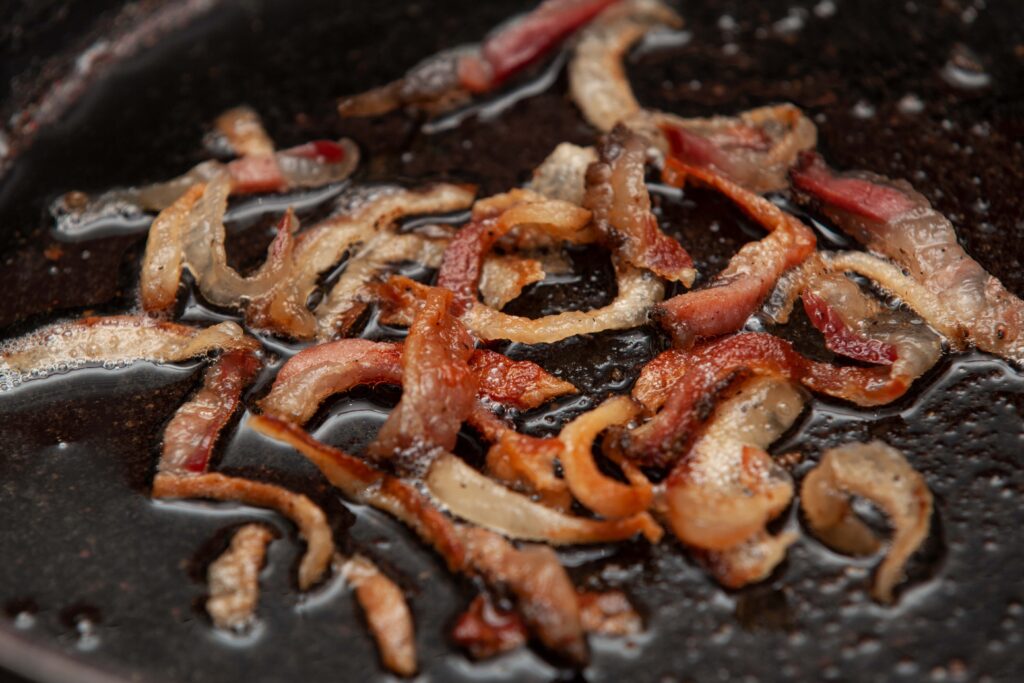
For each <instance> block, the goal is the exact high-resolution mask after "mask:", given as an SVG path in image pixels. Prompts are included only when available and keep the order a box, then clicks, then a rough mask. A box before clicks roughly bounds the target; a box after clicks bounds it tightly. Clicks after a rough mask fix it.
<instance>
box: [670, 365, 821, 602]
mask: <svg viewBox="0 0 1024 683" xmlns="http://www.w3.org/2000/svg"><path fill="white" fill-rule="evenodd" d="M803 407H804V399H803V396H801V394H800V392H799V390H797V389H796V388H795V387H793V386H792V384H791V383H790V382H789V381H788V380H778V379H773V378H765V377H762V378H755V379H752V380H750V381H749V382H747V383H745V384H744V385H743V386H742V387H741V388H740V390H739V391H738V393H737V395H736V396H734V397H732V398H731V399H729V400H728V401H726V402H724V403H722V404H721V405H720V406H718V408H717V409H716V410H715V412H714V415H713V416H712V417H711V419H710V420H709V421H708V423H707V425H706V427H705V429H704V431H703V433H702V434H701V436H700V438H699V439H698V440H697V441H696V443H694V445H693V448H692V449H690V451H689V452H687V453H686V454H685V457H683V458H682V459H681V460H680V461H679V463H678V464H677V465H676V466H675V468H674V469H673V470H672V473H671V474H670V475H669V477H668V479H667V480H666V483H665V493H664V499H665V516H666V518H667V519H668V521H669V523H670V524H671V527H672V531H673V532H674V533H675V534H676V536H677V537H678V538H679V539H680V540H681V541H682V542H683V543H685V544H686V545H688V546H690V547H692V548H696V549H699V550H700V551H703V552H702V553H700V554H699V557H700V558H701V559H702V560H703V561H704V564H705V566H707V567H708V569H709V570H710V571H711V573H712V575H714V576H715V578H716V579H718V580H719V581H720V582H721V583H722V584H723V585H726V586H729V587H731V588H738V587H739V586H742V585H744V584H746V583H750V582H754V581H758V580H761V579H763V578H764V577H765V576H767V575H768V574H769V573H770V572H771V570H772V569H773V568H774V567H775V565H776V564H777V563H778V562H779V561H781V559H782V557H784V555H785V552H784V548H785V546H786V545H788V544H789V543H791V542H792V540H793V539H794V536H793V535H791V534H784V535H782V536H780V537H778V538H773V537H772V536H770V535H769V534H768V533H767V531H766V529H765V527H766V525H767V524H768V522H769V521H771V520H772V519H773V518H775V517H776V516H778V514H779V513H780V512H782V511H783V510H784V509H785V508H786V507H787V506H788V505H789V502H790V500H791V499H792V497H793V482H792V480H791V479H790V476H789V474H788V473H787V472H786V471H785V470H784V469H782V468H781V467H779V466H778V465H777V464H775V462H774V461H773V460H772V458H771V457H770V456H769V455H768V454H767V453H766V452H765V451H764V449H766V448H767V447H768V446H769V445H770V444H771V443H772V442H773V441H775V440H776V439H777V438H778V437H779V436H781V435H782V433H783V432H784V431H785V430H786V429H788V428H789V427H790V425H792V424H793V422H794V421H795V420H796V418H797V417H798V416H799V415H800V413H801V411H802V410H803ZM780 544H781V547H780V548H778V546H779V545H780ZM772 547H777V548H778V549H779V550H781V551H782V552H764V551H765V550H768V549H770V548H772ZM758 549H759V550H760V552H758ZM758 557H759V558H760V561H759V562H754V561H753V560H754V559H756V558H758Z"/></svg>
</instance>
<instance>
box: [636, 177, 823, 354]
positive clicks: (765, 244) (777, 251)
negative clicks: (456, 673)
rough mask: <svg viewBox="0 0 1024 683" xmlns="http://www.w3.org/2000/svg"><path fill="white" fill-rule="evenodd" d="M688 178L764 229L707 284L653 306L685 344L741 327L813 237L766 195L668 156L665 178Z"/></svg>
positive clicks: (807, 248)
mask: <svg viewBox="0 0 1024 683" xmlns="http://www.w3.org/2000/svg"><path fill="white" fill-rule="evenodd" d="M688 178H693V179H695V180H697V181H698V182H699V183H701V184H703V185H707V186H709V187H712V188H714V189H716V190H718V191H719V192H721V193H723V194H724V195H725V196H727V197H729V198H730V199H732V200H733V201H734V202H736V204H737V206H739V207H740V208H741V209H742V210H743V211H744V213H746V214H747V215H748V216H750V217H751V218H752V219H754V220H755V221H757V222H758V223H759V224H760V225H761V226H763V227H764V228H765V229H766V230H767V231H768V235H767V236H766V237H764V238H763V239H761V240H760V241H757V242H751V243H749V244H745V245H744V246H743V247H742V248H741V249H740V250H739V251H738V252H736V254H735V255H734V256H733V257H732V258H731V259H730V260H729V265H728V266H726V268H725V269H724V270H723V271H722V272H721V273H719V274H718V275H717V276H715V278H714V279H713V280H712V281H711V282H710V283H709V284H708V285H707V287H704V288H703V289H698V290H695V291H692V292H685V293H683V294H680V295H678V296H675V297H672V298H671V299H669V300H668V301H665V302H663V303H661V304H659V305H658V306H657V307H656V308H655V315H656V316H657V317H658V318H659V321H660V322H661V324H662V325H663V326H664V327H665V328H666V329H668V330H669V331H670V332H671V333H672V336H673V337H674V339H675V342H676V345H677V346H681V347H684V348H686V347H689V346H690V345H692V344H693V343H694V341H696V340H697V339H700V338H705V337H716V336H719V335H723V334H729V333H730V332H735V331H736V330H738V329H740V328H741V327H742V326H743V324H744V323H745V322H746V320H747V318H749V317H750V316H751V315H752V314H753V313H754V312H755V311H756V310H757V309H758V308H759V307H760V306H761V303H762V302H763V301H764V300H765V298H766V297H767V296H768V294H769V293H771V291H772V288H773V287H775V283H776V281H777V280H778V279H779V277H780V276H781V275H782V274H783V273H784V272H785V271H786V270H787V269H789V268H792V267H794V266H796V265H799V264H800V263H801V262H802V261H803V260H804V259H806V258H807V257H808V256H810V255H811V254H812V253H813V252H814V247H815V243H816V242H815V239H814V233H813V232H811V230H810V229H808V228H807V227H806V226H805V225H804V224H803V223H801V222H800V221H799V220H797V219H796V218H794V217H793V216H791V215H789V214H787V213H785V212H783V211H782V210H781V209H779V208H778V207H777V206H775V205H774V204H772V203H771V202H769V201H768V200H766V199H763V198H761V197H759V196H757V195H755V194H753V193H751V192H748V191H747V190H744V189H743V188H742V187H740V186H739V185H736V184H735V183H732V182H730V181H729V180H727V179H725V178H724V177H723V176H721V175H718V174H717V173H714V172H713V171H709V170H706V169H702V168H698V167H695V166H686V165H684V164H681V163H679V162H677V161H676V160H675V159H669V160H668V162H667V164H666V167H665V179H666V181H667V182H669V183H670V184H673V185H676V186H679V187H681V186H682V185H683V184H684V183H685V182H686V180H687V179H688Z"/></svg>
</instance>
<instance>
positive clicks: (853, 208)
mask: <svg viewBox="0 0 1024 683" xmlns="http://www.w3.org/2000/svg"><path fill="white" fill-rule="evenodd" d="M792 175H793V183H794V185H795V187H796V188H797V189H798V190H799V191H800V193H802V196H803V197H804V198H805V199H806V198H808V197H809V198H810V200H811V201H813V202H815V203H816V204H818V205H819V206H820V207H821V208H822V209H823V211H824V212H825V214H826V215H827V216H828V217H829V218H831V219H832V220H833V221H835V222H836V223H837V224H838V225H839V226H840V227H841V228H842V229H843V230H844V231H846V232H848V233H849V234H850V235H852V236H853V237H854V238H855V239H857V240H858V241H860V242H861V243H863V244H864V245H865V246H867V247H868V249H870V250H871V251H874V252H877V253H879V254H882V255H884V256H888V257H889V258H892V259H893V260H894V261H896V262H897V263H898V264H900V265H901V266H902V267H904V268H906V269H907V270H908V271H909V273H910V277H911V278H913V279H914V280H916V281H917V282H918V283H919V284H920V285H922V286H923V287H925V288H926V289H927V290H928V291H930V292H931V293H932V294H934V295H935V297H937V298H938V300H939V302H940V303H941V304H942V306H943V307H944V308H945V309H946V311H948V314H949V316H950V317H952V318H953V319H954V320H955V321H956V322H957V323H958V324H959V325H960V326H961V327H962V328H963V329H964V331H965V332H966V333H967V335H968V337H969V340H970V341H971V342H972V343H973V344H974V345H975V346H977V347H978V348H979V349H982V350H984V351H990V352H992V353H995V354H998V355H1000V356H1003V357H1006V358H1009V359H1011V360H1016V361H1024V301H1021V300H1020V299H1018V298H1017V297H1015V296H1014V295H1013V294H1011V293H1010V292H1009V291H1007V290H1006V288H1005V287H1004V286H1003V285H1002V283H1000V282H999V281H998V280H997V279H996V278H994V277H993V276H992V275H990V274H989V273H987V272H986V271H985V269H984V268H982V266H981V265H980V264H979V263H978V262H977V261H975V260H974V259H972V258H971V257H970V256H969V255H968V254H967V253H966V252H965V251H964V249H963V247H961V246H960V243H959V242H958V241H957V236H956V231H955V230H954V229H953V225H952V224H951V223H950V222H949V220H948V219H947V218H946V217H945V216H943V215H942V214H940V213H939V212H938V211H936V210H935V209H934V208H932V206H931V205H930V204H929V203H928V200H927V199H925V198H924V197H923V196H921V195H920V194H918V193H917V192H914V191H913V190H912V189H910V187H909V186H908V185H906V184H905V183H900V182H893V181H890V180H887V179H885V178H881V177H879V176H874V175H869V174H864V173H859V174H847V175H836V174H835V173H833V172H832V170H831V169H829V168H828V167H827V166H826V165H825V162H824V161H823V160H822V159H821V157H819V156H817V155H816V154H811V153H808V154H805V155H803V156H802V157H801V163H800V165H799V167H798V168H796V169H794V171H793V174H792ZM919 313H921V314H922V315H924V314H925V311H919ZM937 329H938V327H937ZM954 340H955V337H954Z"/></svg>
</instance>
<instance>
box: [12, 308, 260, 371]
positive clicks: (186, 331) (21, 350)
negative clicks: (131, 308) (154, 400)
mask: <svg viewBox="0 0 1024 683" xmlns="http://www.w3.org/2000/svg"><path fill="white" fill-rule="evenodd" d="M258 348H259V344H258V342H257V341H256V340H255V339H253V338H252V337H247V336H246V335H245V333H244V332H243V331H242V328H241V327H239V326H238V325H236V324H235V323H233V322H223V323H219V324H217V325H213V326H212V327H207V328H198V327H188V326H187V325H178V324H176V323H167V322H161V321H157V320H153V319H152V318H147V317H145V316H134V315H115V316H109V317H88V318H81V319H79V320H73V321H70V322H65V323H56V324H53V325H48V326H46V327H44V328H42V329H39V330H36V331H35V332H31V333H29V334H27V335H25V336H24V337H21V338H19V339H15V340H12V341H9V342H7V343H6V344H4V346H3V350H2V352H0V379H2V380H3V382H2V383H3V384H18V383H20V382H22V381H25V380H29V379H35V378H37V377H43V376H45V375H47V374H49V373H52V372H64V371H67V370H73V369H75V368H79V367H82V366H83V365H85V364H87V363H110V364H125V363H130V362H133V361H137V360H149V361H153V362H156V363H172V362H176V361H182V360H187V359H189V358H195V357H197V356H202V355H205V354H207V353H210V352H211V351H216V350H223V351H230V350H248V351H255V350H256V349H258Z"/></svg>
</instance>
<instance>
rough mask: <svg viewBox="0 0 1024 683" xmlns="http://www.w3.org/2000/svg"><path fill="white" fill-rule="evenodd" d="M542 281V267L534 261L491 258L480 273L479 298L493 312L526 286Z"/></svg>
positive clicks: (518, 258)
mask: <svg viewBox="0 0 1024 683" xmlns="http://www.w3.org/2000/svg"><path fill="white" fill-rule="evenodd" d="M543 279H544V267H543V266H542V265H541V263H540V261H537V260H535V259H527V258H521V257H519V256H492V257H491V258H489V259H487V260H486V261H484V267H483V269H482V270H481V272H480V298H481V299H482V300H483V303H484V305H485V306H490V307H491V308H493V309H495V310H501V308H502V307H503V306H504V305H505V304H507V303H508V302H509V301H512V300H513V299H516V298H517V297H518V296H519V295H520V294H521V293H522V291H523V288H524V287H526V286H527V285H531V284H533V283H534V282H540V281H541V280H543Z"/></svg>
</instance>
